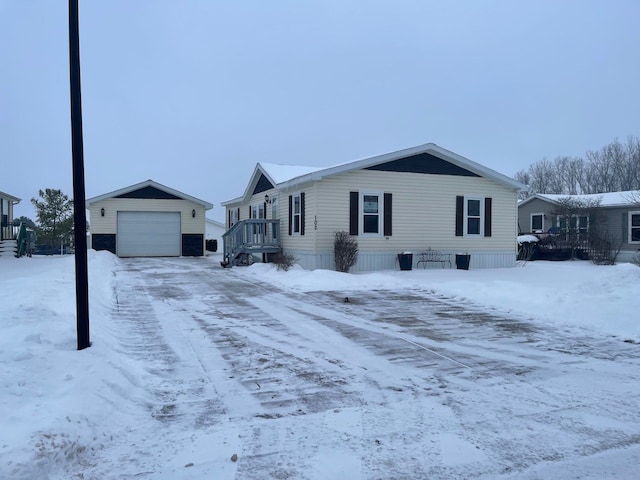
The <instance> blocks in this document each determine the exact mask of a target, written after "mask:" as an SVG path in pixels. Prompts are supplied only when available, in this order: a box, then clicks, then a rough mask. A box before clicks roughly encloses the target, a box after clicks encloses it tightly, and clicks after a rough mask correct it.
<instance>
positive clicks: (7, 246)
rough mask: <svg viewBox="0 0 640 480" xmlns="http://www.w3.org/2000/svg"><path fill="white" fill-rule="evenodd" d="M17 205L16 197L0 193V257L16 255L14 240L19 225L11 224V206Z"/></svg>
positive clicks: (17, 199)
mask: <svg viewBox="0 0 640 480" xmlns="http://www.w3.org/2000/svg"><path fill="white" fill-rule="evenodd" d="M18 203H20V199H19V198H18V197H14V196H13V195H9V194H8V193H4V192H0V256H5V255H6V256H14V255H16V253H17V242H16V241H15V239H16V237H17V235H18V228H19V227H20V225H14V224H13V218H14V215H13V206H14V205H17V204H18Z"/></svg>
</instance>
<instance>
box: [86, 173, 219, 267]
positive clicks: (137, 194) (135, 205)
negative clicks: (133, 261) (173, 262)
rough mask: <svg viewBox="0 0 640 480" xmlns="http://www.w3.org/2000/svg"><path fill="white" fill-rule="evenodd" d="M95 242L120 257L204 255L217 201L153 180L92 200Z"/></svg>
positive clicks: (90, 206) (92, 235) (92, 237)
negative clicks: (209, 214) (208, 221)
mask: <svg viewBox="0 0 640 480" xmlns="http://www.w3.org/2000/svg"><path fill="white" fill-rule="evenodd" d="M86 206H87V209H88V210H89V215H90V224H91V227H90V230H91V248H93V249H95V250H109V251H110V252H112V253H115V254H116V255H118V256H119V257H178V256H201V255H204V248H205V232H206V226H205V225H206V222H205V219H206V217H205V212H206V211H207V210H210V209H211V208H213V205H212V204H211V203H208V202H205V201H204V200H200V199H198V198H195V197H192V196H190V195H187V194H186V193H182V192H179V191H178V190H174V189H172V188H170V187H167V186H165V185H161V184H159V183H157V182H155V181H153V180H147V181H145V182H142V183H138V184H135V185H131V186H129V187H125V188H121V189H120V190H116V191H113V192H110V193H105V194H104V195H99V196H97V197H93V198H90V199H88V200H87V201H86Z"/></svg>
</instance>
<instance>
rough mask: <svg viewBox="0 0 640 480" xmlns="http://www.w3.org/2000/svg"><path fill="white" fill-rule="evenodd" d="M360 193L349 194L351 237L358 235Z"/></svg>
mask: <svg viewBox="0 0 640 480" xmlns="http://www.w3.org/2000/svg"><path fill="white" fill-rule="evenodd" d="M358 197H359V194H358V192H349V235H358Z"/></svg>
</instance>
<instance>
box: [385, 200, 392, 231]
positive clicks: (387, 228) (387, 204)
mask: <svg viewBox="0 0 640 480" xmlns="http://www.w3.org/2000/svg"><path fill="white" fill-rule="evenodd" d="M391 209H392V194H391V193H385V194H384V220H383V221H384V226H383V233H384V236H385V237H390V236H391V224H392V222H391Z"/></svg>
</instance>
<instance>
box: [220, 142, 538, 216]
mask: <svg viewBox="0 0 640 480" xmlns="http://www.w3.org/2000/svg"><path fill="white" fill-rule="evenodd" d="M421 153H429V154H432V155H434V156H436V157H438V158H441V159H443V160H445V161H447V162H449V163H451V164H453V165H455V166H458V167H461V168H464V169H466V170H469V171H470V172H473V173H475V174H477V175H479V176H481V177H485V178H489V179H491V180H493V181H495V182H497V183H499V184H501V185H503V186H505V187H508V188H511V189H514V190H517V191H522V190H527V186H526V185H523V184H522V183H520V182H517V181H515V180H514V179H512V178H510V177H507V176H506V175H503V174H501V173H498V172H496V171H495V170H492V169H490V168H488V167H485V166H484V165H480V164H479V163H476V162H474V161H472V160H469V159H468V158H465V157H463V156H461V155H458V154H456V153H453V152H451V151H449V150H446V149H444V148H442V147H440V146H438V145H436V144H435V143H426V144H424V145H419V146H417V147H411V148H406V149H404V150H398V151H396V152H391V153H385V154H382V155H375V156H373V157H367V158H363V159H360V160H354V161H351V162H346V163H341V164H338V165H334V166H332V167H309V166H300V165H278V164H273V163H263V162H260V163H258V164H257V165H256V168H255V169H254V172H253V175H252V176H251V180H250V182H249V184H248V185H247V188H246V190H245V192H244V194H243V195H242V196H241V197H238V198H234V199H232V200H228V201H226V202H222V205H224V206H226V205H230V204H235V203H239V202H242V201H243V200H246V199H247V198H248V197H250V196H251V194H252V193H251V192H253V189H254V188H255V186H256V184H257V182H258V179H259V178H260V175H261V174H263V175H264V176H265V177H266V178H267V179H268V180H269V181H270V182H271V183H272V184H273V185H274V186H275V187H276V188H285V187H293V186H296V185H299V184H302V183H306V182H312V181H318V180H321V179H323V178H327V177H331V176H334V175H339V174H341V173H346V172H350V171H353V170H360V169H364V168H368V167H373V166H375V165H380V164H383V163H386V162H391V161H393V160H399V159H402V158H405V157H410V156H413V155H419V154H421Z"/></svg>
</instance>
